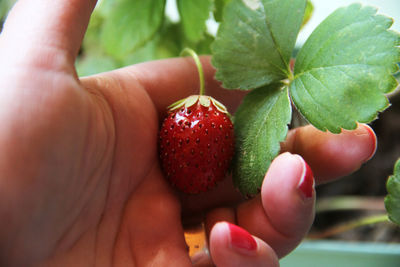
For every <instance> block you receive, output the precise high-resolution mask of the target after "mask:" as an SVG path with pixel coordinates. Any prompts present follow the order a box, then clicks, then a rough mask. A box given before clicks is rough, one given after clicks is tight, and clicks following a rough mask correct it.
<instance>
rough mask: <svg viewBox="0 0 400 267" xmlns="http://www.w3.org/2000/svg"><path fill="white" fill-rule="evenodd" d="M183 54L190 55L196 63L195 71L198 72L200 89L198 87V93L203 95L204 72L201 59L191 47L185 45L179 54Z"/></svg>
mask: <svg viewBox="0 0 400 267" xmlns="http://www.w3.org/2000/svg"><path fill="white" fill-rule="evenodd" d="M185 54H187V55H190V56H191V57H192V58H193V60H194V62H195V63H196V67H197V71H198V72H199V80H200V89H199V95H204V93H205V86H204V72H203V66H202V65H201V61H200V58H199V56H198V55H197V53H196V52H195V51H194V50H193V49H191V48H188V47H186V48H185V49H183V50H182V52H181V54H180V56H184V55H185Z"/></svg>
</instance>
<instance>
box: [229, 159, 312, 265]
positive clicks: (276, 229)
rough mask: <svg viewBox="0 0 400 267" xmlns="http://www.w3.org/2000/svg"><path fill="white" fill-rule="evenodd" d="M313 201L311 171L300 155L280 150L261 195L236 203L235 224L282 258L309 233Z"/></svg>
mask: <svg viewBox="0 0 400 267" xmlns="http://www.w3.org/2000/svg"><path fill="white" fill-rule="evenodd" d="M314 202H315V191H314V179H313V174H312V171H311V170H310V168H309V167H308V165H307V164H306V163H305V161H304V160H303V159H302V158H301V157H300V156H298V155H293V154H290V153H283V154H281V155H279V156H278V157H277V158H276V159H275V160H274V161H273V162H272V164H271V166H270V168H269V170H268V172H267V174H266V177H265V179H264V182H263V185H262V189H261V194H260V195H259V196H258V197H256V198H254V199H252V200H250V201H248V202H245V203H243V204H241V205H240V206H238V208H237V212H236V218H237V223H238V225H240V226H241V227H243V228H245V229H246V230H248V231H249V232H250V233H251V234H253V235H255V236H257V237H259V238H261V239H263V240H264V241H265V242H266V243H268V244H269V245H270V246H271V247H272V248H273V249H274V251H275V252H276V253H277V255H278V256H279V257H282V256H284V255H286V254H287V253H289V252H290V251H292V250H293V249H294V248H295V247H296V246H297V245H298V244H299V243H300V242H301V240H302V239H303V237H304V236H305V235H306V233H307V232H308V230H309V228H310V226H311V224H312V222H313V219H314Z"/></svg>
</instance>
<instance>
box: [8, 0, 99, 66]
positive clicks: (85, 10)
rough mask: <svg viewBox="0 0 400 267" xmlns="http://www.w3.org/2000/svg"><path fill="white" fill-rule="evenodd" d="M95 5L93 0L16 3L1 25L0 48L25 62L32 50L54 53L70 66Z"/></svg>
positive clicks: (25, 1) (34, 0)
mask: <svg viewBox="0 0 400 267" xmlns="http://www.w3.org/2000/svg"><path fill="white" fill-rule="evenodd" d="M95 4H96V0H19V1H18V2H17V3H16V4H15V6H14V7H13V8H12V10H11V11H10V13H9V15H8V18H7V20H6V22H5V25H4V29H3V32H2V35H1V40H0V42H1V46H2V48H4V47H6V48H10V49H9V51H16V52H18V53H13V55H21V54H22V55H21V56H24V57H28V58H29V57H32V56H34V55H35V54H37V53H34V52H33V51H35V50H36V49H49V50H50V49H51V50H57V51H58V52H63V53H65V55H66V56H67V57H68V58H69V60H70V63H73V61H74V59H75V57H76V55H77V53H78V51H79V48H80V45H81V42H82V39H83V36H84V33H85V31H86V28H87V25H88V22H89V18H90V14H91V12H92V10H93V8H94V6H95ZM11 49H12V50H11ZM32 49H34V50H32ZM8 55H9V54H8ZM9 56H10V55H9Z"/></svg>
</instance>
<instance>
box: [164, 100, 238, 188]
mask: <svg viewBox="0 0 400 267" xmlns="http://www.w3.org/2000/svg"><path fill="white" fill-rule="evenodd" d="M159 139H160V140H159V141H160V142H159V151H160V158H161V165H162V168H163V171H164V174H165V176H166V177H167V179H168V180H169V181H170V182H171V183H172V184H173V185H175V186H176V187H177V188H179V189H180V190H182V191H183V192H185V193H190V194H196V193H199V192H204V191H207V190H208V189H211V188H212V187H214V186H215V184H216V183H217V182H218V181H221V180H222V179H224V178H225V176H226V173H227V170H228V168H229V164H230V161H231V159H232V156H233V153H234V147H233V145H234V135H233V125H232V122H231V120H230V118H229V114H228V112H227V110H226V108H225V107H224V105H222V104H221V103H219V102H218V101H217V100H215V99H214V98H212V97H209V96H203V95H193V96H190V97H188V98H186V99H183V100H181V101H178V102H177V103H175V104H173V105H172V106H171V107H170V109H169V113H168V116H167V117H166V118H165V120H164V122H163V124H162V127H161V130H160V133H159Z"/></svg>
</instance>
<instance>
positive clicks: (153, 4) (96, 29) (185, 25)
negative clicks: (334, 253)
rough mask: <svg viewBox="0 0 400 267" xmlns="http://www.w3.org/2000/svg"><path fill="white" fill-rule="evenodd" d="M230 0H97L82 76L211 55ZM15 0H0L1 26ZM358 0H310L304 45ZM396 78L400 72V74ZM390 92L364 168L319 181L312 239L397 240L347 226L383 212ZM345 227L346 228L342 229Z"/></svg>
mask: <svg viewBox="0 0 400 267" xmlns="http://www.w3.org/2000/svg"><path fill="white" fill-rule="evenodd" d="M228 1H229V0H198V1H185V0H166V1H165V0H142V1H137V0H136V1H133V0H100V1H99V2H98V5H97V7H96V9H95V11H94V13H93V16H92V18H91V21H90V25H89V28H88V31H87V34H86V36H85V40H84V42H83V44H82V48H81V51H80V54H79V57H78V59H77V61H76V66H77V70H78V73H79V75H80V76H85V75H90V74H94V73H98V72H103V71H108V70H112V69H115V68H119V67H123V66H126V65H130V64H135V63H140V62H144V61H148V60H154V59H160V58H167V57H176V56H179V53H180V51H182V49H183V48H184V47H186V46H189V47H191V48H193V49H194V50H196V51H197V52H198V53H199V54H210V52H211V51H210V44H211V43H212V41H213V39H214V36H215V34H216V32H217V30H218V23H219V21H220V20H221V16H222V9H223V6H224V5H225V4H226V2H228ZM14 2H15V0H0V25H1V24H2V22H3V21H4V19H5V17H6V14H7V12H8V10H9V9H10V8H11V6H12V5H13V3H14ZM353 2H354V1H346V0H335V1H323V0H312V1H310V2H309V6H308V11H309V17H308V19H309V20H308V23H307V24H306V25H305V26H304V27H303V29H302V31H301V32H300V34H299V37H298V42H297V47H298V48H299V47H301V46H302V44H303V43H304V42H305V40H306V39H307V37H308V36H309V35H310V34H311V32H312V31H313V30H314V29H315V28H316V27H317V25H318V24H319V23H320V22H321V21H322V20H323V19H325V18H326V17H327V16H328V15H329V14H330V13H332V12H333V11H334V10H335V9H337V8H338V7H341V6H346V5H349V4H351V3H353ZM357 2H361V3H362V4H365V5H372V6H376V7H377V8H378V13H379V14H384V15H387V16H389V17H392V18H394V24H393V27H392V29H393V30H396V31H398V32H400V2H399V1H398V0H360V1H357ZM397 77H398V78H400V76H399V74H397ZM398 92H399V90H397V91H395V93H393V94H391V95H390V96H389V97H390V102H391V103H392V106H391V107H390V108H389V109H388V110H387V111H385V112H384V113H382V114H380V116H379V120H376V121H375V122H373V123H372V124H371V126H372V127H373V129H374V130H375V132H376V134H377V136H378V149H377V152H376V155H375V157H374V158H373V159H372V160H371V161H370V162H368V163H367V164H365V165H364V166H363V167H362V168H361V169H360V170H359V171H357V172H355V173H354V174H352V175H350V176H348V177H346V178H345V179H342V180H340V181H337V182H333V183H331V184H329V185H323V186H320V187H318V188H317V195H318V202H317V216H316V219H315V223H314V226H313V229H312V231H311V234H310V238H329V239H344V240H364V241H375V242H400V231H399V228H397V227H394V225H393V224H390V223H379V224H368V225H365V226H362V227H356V228H354V227H350V228H354V229H353V230H348V229H347V228H346V227H345V226H346V225H347V226H349V222H352V221H354V220H356V221H360V220H362V218H366V217H368V216H374V215H379V214H384V213H385V209H384V205H383V199H384V196H385V195H386V194H387V192H386V188H385V184H386V180H387V178H388V176H389V175H391V174H392V172H393V165H394V163H395V161H396V159H397V158H399V157H400V93H398ZM344 230H346V231H344Z"/></svg>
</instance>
